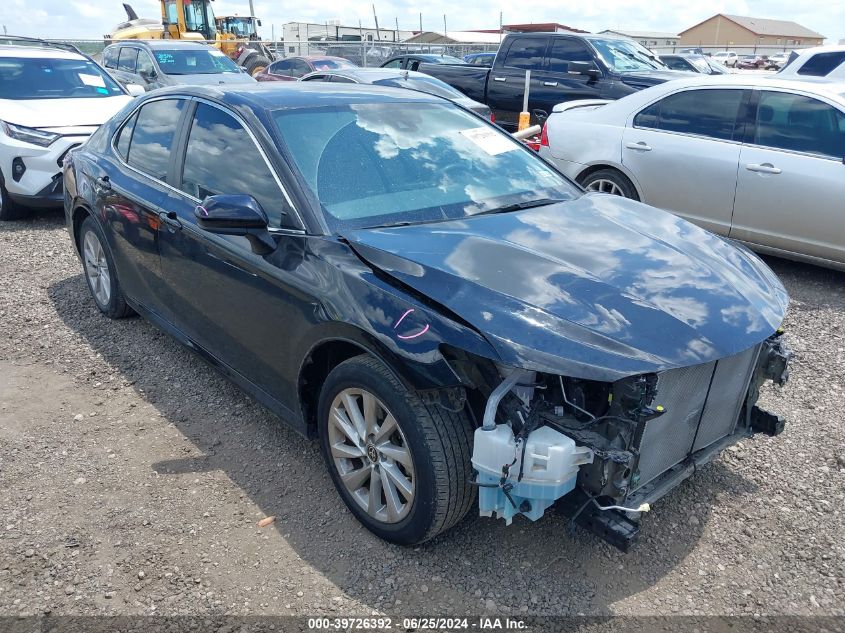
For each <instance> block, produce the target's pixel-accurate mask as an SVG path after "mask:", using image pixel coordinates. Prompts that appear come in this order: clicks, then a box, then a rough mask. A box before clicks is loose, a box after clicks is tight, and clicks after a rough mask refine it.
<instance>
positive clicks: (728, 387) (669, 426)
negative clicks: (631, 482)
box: [635, 345, 760, 489]
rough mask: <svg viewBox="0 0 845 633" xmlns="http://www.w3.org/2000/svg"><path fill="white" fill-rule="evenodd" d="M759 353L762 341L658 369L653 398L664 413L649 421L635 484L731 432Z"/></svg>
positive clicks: (645, 480) (648, 478) (641, 445)
mask: <svg viewBox="0 0 845 633" xmlns="http://www.w3.org/2000/svg"><path fill="white" fill-rule="evenodd" d="M759 353H760V345H755V346H754V347H752V348H750V349H748V350H745V351H744V352H740V353H739V354H736V355H734V356H729V357H727V358H723V359H721V360H718V361H713V362H710V363H705V364H703V365H693V366H692V367H682V368H681V369H673V370H670V371H666V372H663V373H661V374H659V375H658V377H657V397H656V398H655V400H654V404H655V405H658V404H659V405H663V407H665V409H666V413H665V414H663V415H662V416H660V417H658V418H654V419H653V420H650V421H648V422H647V423H646V427H645V430H644V431H643V435H642V439H641V441H640V447H639V448H640V461H639V468H638V470H639V480H638V481H637V486H636V487H637V488H639V487H641V486H644V485H645V484H647V483H649V482H650V481H651V480H652V479H654V478H655V477H657V476H658V475H660V474H661V473H663V472H664V471H666V470H667V469H669V468H671V467H672V466H674V465H675V464H677V463H678V462H681V461H683V460H684V459H685V458H686V457H687V456H688V455H689V454H690V453H693V452H695V451H698V450H701V449H702V448H705V447H707V446H709V445H710V444H712V443H713V442H715V441H717V440H719V439H721V438H723V437H725V436H726V435H729V434H731V433H733V431H734V428H735V427H736V422H737V417H738V416H739V411H740V409H741V407H742V404H743V401H744V399H745V393H746V391H747V390H748V384H749V382H750V380H751V372H752V371H753V369H754V365H755V364H756V362H757V356H758V354H759ZM635 489H636V488H635Z"/></svg>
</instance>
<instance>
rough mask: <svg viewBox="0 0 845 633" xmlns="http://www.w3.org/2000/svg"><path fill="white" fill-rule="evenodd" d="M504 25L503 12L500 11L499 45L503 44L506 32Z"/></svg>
mask: <svg viewBox="0 0 845 633" xmlns="http://www.w3.org/2000/svg"><path fill="white" fill-rule="evenodd" d="M504 28H505V27H504V25H503V24H502V11H499V44H501V43H502V31H503V30H504Z"/></svg>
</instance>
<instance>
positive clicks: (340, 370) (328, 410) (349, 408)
mask: <svg viewBox="0 0 845 633" xmlns="http://www.w3.org/2000/svg"><path fill="white" fill-rule="evenodd" d="M317 415H318V433H319V437H320V448H321V452H322V453H323V457H324V459H325V462H326V466H327V467H328V469H329V473H330V475H331V478H332V481H333V482H334V485H335V488H336V489H337V491H338V494H340V496H341V498H342V499H343V501H344V503H346V505H347V507H348V508H349V510H350V511H351V512H352V514H353V515H355V517H356V518H357V519H358V520H359V521H360V522H361V523H362V524H363V525H364V527H366V528H367V529H368V530H370V531H371V532H373V533H374V534H375V535H376V536H379V537H380V538H383V539H384V540H386V541H390V542H391V543H397V544H400V545H414V544H416V543H422V542H423V541H427V540H428V539H431V538H433V537H434V536H436V535H437V534H439V533H441V532H443V531H444V530H447V529H449V528H450V527H452V526H454V525H455V524H456V523H458V522H459V521H460V520H461V519H462V518H463V517H464V516H465V515H466V513H467V511H468V510H469V508H470V505H471V504H472V501H473V499H474V498H475V489H474V488H473V486H472V485H471V484H470V483H469V480H470V475H471V473H472V464H471V461H470V460H471V457H472V431H473V429H472V425H471V423H470V421H469V418H468V417H467V415H466V414H465V412H464V411H463V410H462V411H452V410H448V409H444V408H442V407H438V406H436V405H429V404H424V403H423V402H422V401H421V400H420V399H419V397H418V396H417V395H416V394H415V393H413V392H411V391H409V390H408V389H406V388H405V387H404V386H403V385H402V384H401V383H400V382H399V381H398V380H397V379H396V377H395V376H394V375H393V374H392V373H391V372H390V371H389V370H388V369H387V367H385V366H384V365H383V364H382V363H381V362H380V361H379V360H377V359H375V358H373V357H372V356H368V355H363V356H356V357H354V358H351V359H349V360H347V361H345V362H343V363H341V364H339V365H338V366H337V367H335V368H334V369H333V370H332V371H331V373H329V375H328V377H327V378H326V380H325V382H324V384H323V386H322V389H321V392H320V401H319V405H318V412H317Z"/></svg>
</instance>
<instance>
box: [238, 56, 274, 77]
mask: <svg viewBox="0 0 845 633" xmlns="http://www.w3.org/2000/svg"><path fill="white" fill-rule="evenodd" d="M269 65H270V60H269V59H267V58H266V57H264V55H253V56H252V57H250V58H249V59H248V60H246V63H245V64H244V68H245V69H246V72H247V73H249V76H250V77H254V76H255V75H257V74H258V73H260V72H261V71H262V70H264V69H265V68H267V66H269Z"/></svg>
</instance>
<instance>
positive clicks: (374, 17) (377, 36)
mask: <svg viewBox="0 0 845 633" xmlns="http://www.w3.org/2000/svg"><path fill="white" fill-rule="evenodd" d="M373 19H374V20H375V21H376V39H377V40H379V41H381V32H380V31H379V30H378V16H377V15H376V5H373Z"/></svg>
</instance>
